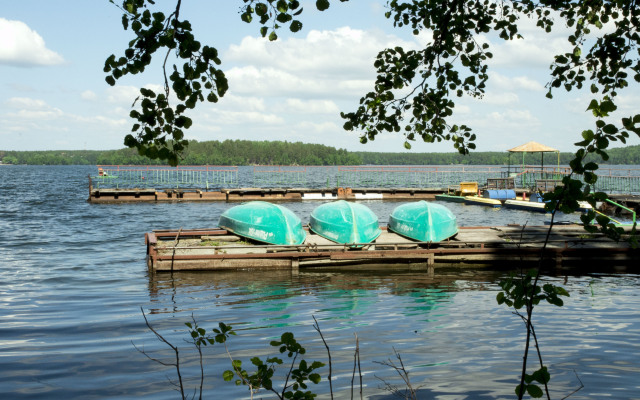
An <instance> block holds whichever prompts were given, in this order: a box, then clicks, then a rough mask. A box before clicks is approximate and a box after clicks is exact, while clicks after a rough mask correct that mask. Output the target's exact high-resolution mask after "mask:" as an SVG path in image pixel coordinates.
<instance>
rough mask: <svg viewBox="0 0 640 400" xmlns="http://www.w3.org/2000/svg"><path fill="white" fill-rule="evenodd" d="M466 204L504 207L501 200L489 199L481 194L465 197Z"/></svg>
mask: <svg viewBox="0 0 640 400" xmlns="http://www.w3.org/2000/svg"><path fill="white" fill-rule="evenodd" d="M464 204H468V205H476V206H486V207H494V208H498V207H502V202H501V201H500V200H497V199H487V198H485V197H480V196H468V197H466V198H465V200H464Z"/></svg>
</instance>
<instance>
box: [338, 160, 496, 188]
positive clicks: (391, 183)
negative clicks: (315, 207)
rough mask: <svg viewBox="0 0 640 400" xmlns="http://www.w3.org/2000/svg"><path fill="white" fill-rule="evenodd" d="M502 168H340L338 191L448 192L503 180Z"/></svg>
mask: <svg viewBox="0 0 640 400" xmlns="http://www.w3.org/2000/svg"><path fill="white" fill-rule="evenodd" d="M501 169H502V167H499V166H495V167H494V166H490V167H487V166H448V165H447V166H412V167H400V166H356V167H338V174H337V177H336V181H337V186H338V187H385V188H387V187H403V188H446V187H449V186H452V185H458V184H460V182H478V184H480V185H483V184H484V182H486V180H487V179H488V178H491V177H494V178H495V177H499V176H500V174H501Z"/></svg>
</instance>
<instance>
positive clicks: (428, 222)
mask: <svg viewBox="0 0 640 400" xmlns="http://www.w3.org/2000/svg"><path fill="white" fill-rule="evenodd" d="M389 230H390V231H393V232H395V233H397V234H399V235H402V236H405V237H408V238H409V239H414V240H417V241H420V242H440V241H442V240H445V239H448V238H450V237H451V236H454V235H455V234H457V233H458V223H457V218H456V216H455V215H454V214H453V213H452V212H451V210H449V209H448V208H447V207H445V206H443V205H441V204H437V203H431V202H426V201H424V200H421V201H417V202H413V203H407V204H402V205H400V206H398V207H396V208H395V209H394V210H393V212H392V213H391V216H390V217H389Z"/></svg>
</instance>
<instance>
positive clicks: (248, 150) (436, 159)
mask: <svg viewBox="0 0 640 400" xmlns="http://www.w3.org/2000/svg"><path fill="white" fill-rule="evenodd" d="M608 154H609V160H608V162H607V163H608V164H619V165H640V145H634V146H627V147H621V148H615V149H609V150H608ZM573 157H574V154H573V153H562V152H561V153H560V164H561V165H567V164H568V163H569V161H570V160H571V159H572V158H573ZM0 161H2V163H3V164H27V165H161V164H166V162H160V161H159V160H157V159H156V160H151V159H149V158H147V157H144V156H141V155H139V154H138V152H137V151H136V150H135V149H129V148H123V149H118V150H106V151H101V150H45V151H4V150H0ZM540 161H541V157H540V153H526V154H525V157H524V163H525V164H534V165H539V164H540ZM522 162H523V157H522V153H512V154H511V155H509V153H507V152H497V151H496V152H491V151H489V152H473V153H470V154H468V155H462V154H460V153H412V152H409V151H407V152H398V153H383V152H365V151H357V152H350V151H347V150H345V149H336V148H334V147H331V146H325V145H321V144H310V143H302V142H287V141H284V142H283V141H250V140H225V141H222V142H220V141H217V140H213V141H206V142H196V141H192V142H191V144H190V145H189V147H188V149H187V150H186V151H185V153H184V159H183V160H182V161H181V164H182V165H239V166H240V165H452V164H455V165H507V164H512V165H519V164H522ZM544 163H545V165H555V164H557V163H558V157H557V155H556V153H546V154H545V155H544Z"/></svg>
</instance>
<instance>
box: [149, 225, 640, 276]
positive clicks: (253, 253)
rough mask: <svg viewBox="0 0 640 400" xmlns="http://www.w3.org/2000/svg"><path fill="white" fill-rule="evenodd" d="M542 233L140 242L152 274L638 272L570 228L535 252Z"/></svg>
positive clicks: (189, 235) (188, 237) (156, 235)
mask: <svg viewBox="0 0 640 400" xmlns="http://www.w3.org/2000/svg"><path fill="white" fill-rule="evenodd" d="M547 230H548V227H546V226H532V227H522V226H505V227H466V228H461V229H460V231H459V233H458V235H456V236H455V237H454V238H453V239H450V240H448V241H446V242H441V243H433V244H430V243H422V242H415V241H412V240H409V239H406V238H404V237H402V236H399V235H397V234H395V233H392V232H387V231H386V230H383V233H382V235H381V236H380V237H379V238H378V239H377V240H376V241H375V242H374V243H371V244H366V245H364V246H363V247H361V248H355V249H354V248H351V247H349V246H346V245H340V244H335V243H333V242H330V241H328V240H326V239H324V238H322V237H320V236H318V235H315V234H309V235H308V236H307V239H306V240H305V242H304V243H303V244H302V245H298V246H275V245H264V244H259V243H249V242H245V241H243V239H241V238H240V237H238V236H235V235H233V234H229V233H228V232H227V231H225V230H222V229H200V230H175V231H153V232H151V233H147V234H146V237H145V239H146V245H147V261H148V265H149V268H150V269H151V270H152V271H194V270H198V271H209V270H230V269H231V270H233V269H290V270H298V269H299V268H319V267H325V268H326V267H336V268H342V267H346V266H353V267H358V266H360V267H365V266H366V267H371V266H379V267H383V268H397V267H405V268H406V267H410V268H422V269H424V270H425V271H426V272H427V273H434V271H435V270H436V269H437V268H443V267H448V268H451V267H455V268H495V269H503V268H517V267H520V266H525V265H530V266H533V265H537V263H538V260H539V259H540V257H541V256H543V265H544V266H545V267H550V268H565V267H567V268H574V267H577V268H583V269H584V270H585V272H586V271H591V270H593V269H594V268H595V269H596V270H602V271H605V270H607V268H611V269H612V270H615V269H617V268H625V269H627V270H629V269H631V270H640V251H639V250H638V249H632V248H631V247H630V246H629V245H628V244H627V243H625V242H619V243H616V242H613V241H611V240H610V239H607V238H605V237H603V236H601V235H598V234H588V233H586V232H585V231H584V230H583V229H582V227H580V226H576V225H567V226H563V225H559V226H555V227H554V229H553V232H552V234H551V236H550V238H549V243H548V245H547V247H546V249H545V250H544V251H543V250H542V246H543V243H544V241H545V237H546V235H547Z"/></svg>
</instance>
